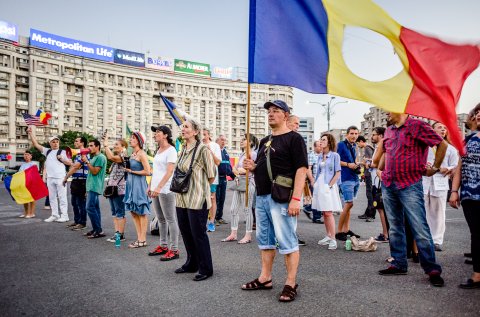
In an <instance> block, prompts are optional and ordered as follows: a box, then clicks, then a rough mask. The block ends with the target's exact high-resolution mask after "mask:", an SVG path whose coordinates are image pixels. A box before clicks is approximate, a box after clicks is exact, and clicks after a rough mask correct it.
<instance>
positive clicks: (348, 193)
mask: <svg viewBox="0 0 480 317" xmlns="http://www.w3.org/2000/svg"><path fill="white" fill-rule="evenodd" d="M359 187H360V182H359V181H358V180H357V181H344V182H342V183H341V184H340V193H341V194H342V197H343V202H345V203H351V202H353V201H354V200H355V199H356V198H357V193H358V188H359Z"/></svg>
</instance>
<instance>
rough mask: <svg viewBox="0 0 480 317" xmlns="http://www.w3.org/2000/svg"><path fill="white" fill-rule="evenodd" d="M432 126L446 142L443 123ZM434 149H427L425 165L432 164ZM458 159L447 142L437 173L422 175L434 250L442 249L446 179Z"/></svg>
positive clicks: (446, 136) (446, 192)
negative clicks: (427, 175) (445, 151)
mask: <svg viewBox="0 0 480 317" xmlns="http://www.w3.org/2000/svg"><path fill="white" fill-rule="evenodd" d="M432 128H433V129H434V130H435V132H437V134H438V135H440V136H441V137H443V138H444V139H445V140H446V141H447V142H448V131H447V127H446V126H445V125H444V124H442V123H440V122H435V123H434V124H433V125H432ZM435 151H436V148H429V149H428V158H427V165H430V166H432V165H433V163H434V160H435ZM458 159H459V156H458V152H457V150H456V149H455V148H454V147H453V146H452V145H450V144H448V148H447V153H446V154H445V157H444V159H443V161H442V164H441V165H440V170H439V171H438V173H437V174H435V175H433V176H430V177H426V176H424V177H423V194H424V197H425V209H426V211H427V222H428V226H429V227H430V231H431V233H432V238H433V243H434V244H435V251H442V244H443V236H444V234H445V208H446V207H447V195H448V190H449V182H448V180H449V175H451V174H452V171H453V169H454V168H455V167H457V164H458Z"/></svg>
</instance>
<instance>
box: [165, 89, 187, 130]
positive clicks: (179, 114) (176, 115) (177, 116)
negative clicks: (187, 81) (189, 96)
mask: <svg viewBox="0 0 480 317" xmlns="http://www.w3.org/2000/svg"><path fill="white" fill-rule="evenodd" d="M160 98H162V100H163V103H164V104H165V107H167V110H168V112H169V113H170V115H171V116H172V118H173V121H175V123H176V124H177V125H178V126H180V125H181V124H182V123H183V121H185V120H186V119H187V117H188V115H187V114H186V113H185V112H184V111H182V110H181V109H179V108H178V107H177V106H176V105H175V104H174V103H173V102H171V101H170V100H168V99H167V98H165V97H164V96H163V95H162V94H160Z"/></svg>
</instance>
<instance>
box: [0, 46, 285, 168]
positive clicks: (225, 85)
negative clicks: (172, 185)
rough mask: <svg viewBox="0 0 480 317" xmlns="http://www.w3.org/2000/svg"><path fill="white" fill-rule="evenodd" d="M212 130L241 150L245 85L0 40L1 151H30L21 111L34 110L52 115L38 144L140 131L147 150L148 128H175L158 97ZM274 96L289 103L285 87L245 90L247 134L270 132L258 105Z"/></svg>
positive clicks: (15, 154) (150, 137)
mask: <svg viewBox="0 0 480 317" xmlns="http://www.w3.org/2000/svg"><path fill="white" fill-rule="evenodd" d="M160 93H162V94H163V95H164V96H165V97H167V98H168V99H170V100H172V101H173V102H174V103H175V104H176V105H177V106H179V107H180V108H182V109H183V110H184V111H185V112H187V113H188V114H190V115H191V116H192V117H194V118H195V119H197V120H199V121H200V122H201V124H202V125H204V126H206V127H208V128H210V129H211V131H213V132H214V136H218V135H220V134H223V135H225V136H226V137H227V139H228V142H229V145H228V147H229V149H230V152H231V153H232V154H233V155H234V156H235V155H238V154H239V153H240V141H241V139H242V138H243V136H244V134H245V131H246V120H247V112H246V111H247V83H246V82H244V81H239V80H237V81H233V80H226V79H217V78H210V77H208V78H205V77H201V76H196V75H189V74H183V73H175V72H166V71H161V70H152V69H147V68H138V67H131V66H125V65H119V64H114V63H107V62H102V61H98V60H94V59H88V58H84V57H78V56H72V55H67V54H62V53H58V52H53V51H49V50H44V49H40V48H37V47H32V46H30V45H29V39H28V38H26V37H20V39H19V42H18V43H14V42H11V41H4V40H0V154H2V153H10V154H12V155H13V162H10V166H12V165H15V160H16V158H18V159H19V160H21V157H22V155H23V152H24V151H25V150H26V149H28V148H29V147H30V141H29V139H28V135H27V133H26V127H27V126H26V124H25V122H24V119H23V117H22V114H23V113H25V112H26V113H30V114H35V112H36V111H37V109H43V110H44V111H46V112H48V113H51V114H52V116H53V117H52V119H50V120H49V125H48V126H44V127H37V129H36V134H37V137H38V139H39V141H40V142H44V141H45V140H47V138H48V137H49V136H51V135H55V134H62V132H63V131H66V130H73V131H79V132H87V133H90V134H92V135H94V136H98V137H99V136H100V135H101V134H102V133H103V131H105V130H109V131H112V132H111V133H110V135H112V136H116V137H117V138H123V137H125V135H126V132H127V127H128V128H129V129H130V130H140V131H142V132H144V133H145V135H146V137H147V146H148V148H150V149H154V144H153V134H152V132H151V131H150V126H151V125H153V124H165V125H169V126H171V127H172V128H173V132H174V137H176V135H177V133H178V132H179V131H178V128H177V127H176V125H175V124H174V122H173V120H172V119H171V117H170V115H169V113H168V111H167V110H166V108H165V106H164V105H163V103H162V101H161V99H160V97H159V94H160ZM274 99H280V100H283V101H285V102H286V103H287V104H289V105H292V104H293V90H292V88H290V87H281V86H272V85H260V84H252V85H251V104H252V106H251V112H250V115H251V125H250V128H251V130H250V131H251V133H253V134H254V135H256V136H258V137H263V136H265V135H267V134H268V121H267V116H266V111H265V110H264V109H263V107H259V106H257V105H258V104H261V105H263V103H264V102H265V101H267V100H274Z"/></svg>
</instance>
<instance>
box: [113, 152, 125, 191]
mask: <svg viewBox="0 0 480 317" xmlns="http://www.w3.org/2000/svg"><path fill="white" fill-rule="evenodd" d="M122 160H123V158H122ZM115 164H116V166H117V168H118V163H115ZM122 174H123V175H122V177H121V178H120V179H119V180H118V182H117V184H116V185H115V186H117V187H118V184H120V182H121V181H122V179H123V178H124V177H125V173H122Z"/></svg>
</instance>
